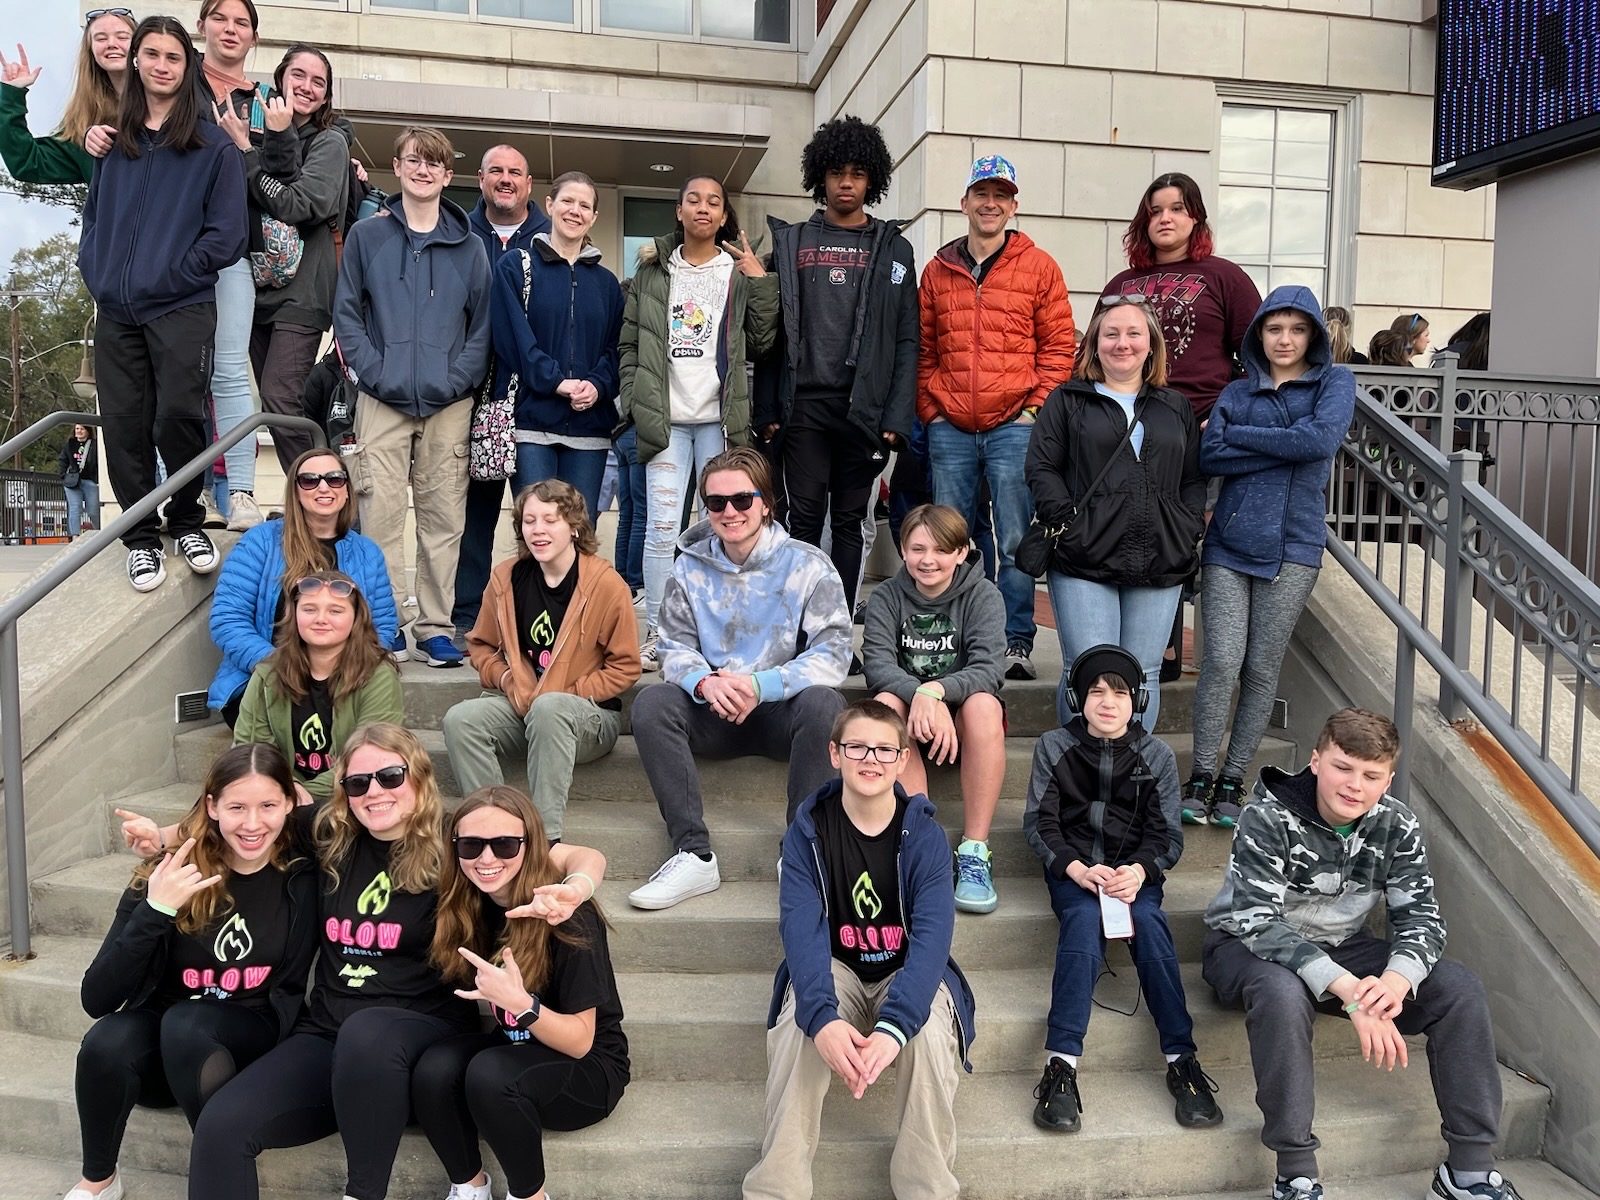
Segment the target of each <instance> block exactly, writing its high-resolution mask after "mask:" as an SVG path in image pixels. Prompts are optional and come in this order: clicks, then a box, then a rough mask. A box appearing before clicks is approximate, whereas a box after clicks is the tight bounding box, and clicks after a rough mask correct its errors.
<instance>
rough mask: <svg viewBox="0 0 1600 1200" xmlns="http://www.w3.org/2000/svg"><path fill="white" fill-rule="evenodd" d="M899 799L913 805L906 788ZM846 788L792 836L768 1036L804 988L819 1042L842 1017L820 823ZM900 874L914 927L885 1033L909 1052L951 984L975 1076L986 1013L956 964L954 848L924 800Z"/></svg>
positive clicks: (835, 783)
mask: <svg viewBox="0 0 1600 1200" xmlns="http://www.w3.org/2000/svg"><path fill="white" fill-rule="evenodd" d="M894 790H895V794H896V795H897V796H903V795H905V792H904V790H903V789H902V788H901V787H900V785H899V784H898V783H897V784H895V785H894ZM843 791H844V784H843V783H842V781H840V780H838V779H833V780H829V781H828V782H827V783H825V784H823V785H822V786H821V787H820V788H818V789H817V790H816V791H815V792H813V793H811V795H809V796H807V797H806V798H805V799H804V800H802V801H801V802H800V807H799V808H798V809H797V810H796V811H795V814H794V820H793V821H791V822H790V823H789V828H788V831H787V832H785V833H784V835H783V868H782V870H781V871H780V872H779V877H778V932H779V934H780V936H781V937H782V938H783V954H784V959H783V962H781V963H779V964H778V974H777V977H776V978H775V979H774V980H773V981H772V1006H771V1008H770V1009H769V1010H768V1012H767V1028H768V1029H771V1028H772V1027H773V1026H774V1025H776V1024H777V1023H778V1016H779V1014H780V1012H781V1011H782V1009H783V997H784V992H785V991H786V990H787V988H788V987H789V986H790V985H791V984H792V985H793V986H794V1000H795V1003H794V1020H795V1024H796V1025H798V1026H800V1028H801V1029H803V1030H804V1031H805V1035H806V1036H807V1037H809V1038H815V1037H816V1036H817V1032H818V1031H819V1030H820V1029H821V1028H822V1027H823V1026H824V1025H826V1024H828V1022H830V1021H833V1020H835V1019H837V1018H838V1016H839V997H838V994H837V993H836V992H835V991H834V990H833V951H832V948H831V944H830V940H829V939H830V937H831V931H830V929H829V926H828V884H827V876H826V874H825V871H824V868H823V865H822V851H823V847H822V841H821V839H820V838H819V837H818V836H817V823H816V819H815V817H814V816H813V815H812V814H813V813H814V812H815V811H816V807H817V805H818V804H822V803H830V804H838V803H840V802H841V801H840V796H841V795H842V793H843ZM895 862H896V865H897V867H898V869H899V874H900V910H901V912H902V914H903V915H904V917H905V926H906V938H907V943H908V944H907V947H906V958H905V965H904V966H902V967H901V968H900V969H899V970H898V971H896V972H895V974H894V976H893V978H892V980H891V982H890V984H889V991H888V994H887V995H885V996H884V999H883V1006H882V1007H881V1008H880V1009H879V1010H878V1022H877V1029H879V1030H882V1031H883V1032H884V1033H887V1034H888V1035H889V1036H890V1037H892V1038H894V1039H895V1040H896V1041H897V1042H899V1043H900V1044H901V1045H902V1046H904V1045H905V1044H906V1043H907V1042H909V1041H910V1040H911V1039H912V1038H914V1037H916V1036H917V1034H918V1033H919V1032H921V1030H922V1027H923V1025H924V1024H926V1023H927V1020H928V1015H929V1013H930V1012H931V1011H932V1008H933V998H934V996H935V994H936V993H937V992H938V990H939V984H940V983H943V984H944V985H945V986H946V987H947V988H949V990H950V998H951V999H952V1000H953V1001H954V1002H955V1006H956V1016H957V1018H958V1019H959V1020H960V1022H961V1058H962V1062H963V1064H964V1065H965V1066H966V1068H967V1070H968V1071H971V1070H972V1064H971V1063H970V1062H968V1061H967V1048H968V1047H969V1046H971V1045H972V1041H973V1039H974V1038H975V1037H977V1030H976V1025H975V1022H976V1019H977V1004H976V1002H975V1001H974V1000H973V997H972V988H971V987H970V986H969V985H968V983H967V980H966V977H965V976H963V975H962V974H961V968H960V967H958V966H956V961H955V959H953V958H951V957H950V941H951V939H952V938H953V937H954V936H955V929H956V902H955V893H954V892H953V891H952V890H951V887H950V842H949V840H948V839H947V838H946V837H945V832H944V828H943V827H942V826H941V825H940V824H939V822H938V821H936V820H934V816H933V804H932V803H931V802H930V801H929V800H928V798H927V797H926V796H924V795H922V794H921V793H918V794H917V795H915V796H911V797H909V798H908V800H907V803H906V813H905V819H904V821H903V823H902V824H901V826H900V840H899V843H898V847H897V849H896V851H895Z"/></svg>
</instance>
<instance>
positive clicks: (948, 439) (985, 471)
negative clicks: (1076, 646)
mask: <svg viewBox="0 0 1600 1200" xmlns="http://www.w3.org/2000/svg"><path fill="white" fill-rule="evenodd" d="M1032 433H1033V422H1031V421H1020V420H1019V421H1008V422H1006V423H1005V424H1004V425H1001V426H999V427H998V428H995V429H991V430H988V431H987V432H985V433H967V432H966V431H965V430H962V429H957V428H956V427H955V426H954V425H952V424H950V422H949V421H935V422H934V423H933V424H932V425H929V426H928V458H929V461H930V462H931V463H932V464H933V498H934V501H935V502H936V503H939V504H948V505H949V506H950V507H951V508H953V509H955V510H956V511H957V512H958V513H960V514H961V515H962V516H964V517H965V518H966V519H967V528H968V529H976V528H977V524H978V521H977V515H978V514H977V507H978V481H979V480H980V479H986V480H988V482H989V499H990V503H991V504H992V506H993V511H994V532H995V549H996V550H997V551H998V552H999V559H1000V570H999V579H998V581H997V582H998V584H999V586H1000V595H1001V596H1003V597H1004V598H1005V602H1006V642H1007V644H1008V645H1021V646H1025V647H1027V648H1028V649H1029V650H1032V649H1033V637H1034V633H1035V626H1034V621H1033V595H1034V581H1033V577H1032V576H1031V575H1025V574H1024V573H1023V572H1021V571H1019V570H1017V569H1016V567H1014V566H1013V565H1012V563H1011V556H1012V555H1013V554H1014V553H1015V552H1016V549H1017V543H1018V542H1020V541H1021V540H1022V535H1023V534H1025V533H1027V532H1028V522H1029V521H1030V520H1032V518H1033V496H1032V494H1031V493H1029V491H1028V481H1027V480H1026V479H1025V478H1024V477H1023V473H1022V463H1023V459H1025V458H1026V457H1027V454H1028V438H1029V436H1030V435H1031V434H1032Z"/></svg>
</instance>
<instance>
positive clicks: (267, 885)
mask: <svg viewBox="0 0 1600 1200" xmlns="http://www.w3.org/2000/svg"><path fill="white" fill-rule="evenodd" d="M228 891H229V893H231V895H232V896H233V908H232V909H231V910H230V911H229V912H228V913H226V914H225V915H224V916H222V917H219V918H217V919H216V920H214V921H212V922H211V923H210V924H209V925H208V926H207V927H206V928H205V929H203V930H201V931H200V932H199V933H195V934H186V933H179V934H177V935H176V936H175V937H174V938H173V942H172V953H171V954H170V955H169V956H168V958H167V965H166V970H165V972H164V974H163V976H162V979H161V983H160V986H159V987H158V989H157V996H158V998H159V1002H160V1003H161V1004H162V1005H163V1006H166V1005H171V1004H178V1003H181V1002H182V1001H185V1000H228V1001H230V1002H232V1003H234V1004H243V1005H246V1006H247V1007H250V1008H258V1009H265V1008H267V1007H268V1005H269V1004H270V1003H271V1001H270V999H269V998H268V995H267V993H268V990H269V988H270V987H271V984H272V981H273V979H274V978H275V976H276V973H277V972H278V971H279V970H280V969H281V968H282V966H283V959H284V955H285V953H286V952H287V951H288V947H289V894H288V886H287V877H286V876H285V875H284V873H283V872H282V871H280V870H278V869H277V868H276V867H270V866H269V867H263V868H261V870H259V871H255V872H252V873H251V874H249V875H238V874H235V875H232V876H231V877H230V878H229V880H228Z"/></svg>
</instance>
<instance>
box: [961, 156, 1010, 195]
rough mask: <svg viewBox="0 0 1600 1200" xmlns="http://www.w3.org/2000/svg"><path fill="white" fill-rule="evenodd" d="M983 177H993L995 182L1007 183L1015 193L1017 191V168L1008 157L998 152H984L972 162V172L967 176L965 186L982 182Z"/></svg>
mask: <svg viewBox="0 0 1600 1200" xmlns="http://www.w3.org/2000/svg"><path fill="white" fill-rule="evenodd" d="M985 179H993V180H995V181H996V182H997V183H1004V184H1007V185H1008V186H1009V187H1010V188H1011V191H1012V194H1013V195H1015V194H1016V191H1017V168H1016V167H1015V166H1014V165H1013V164H1012V162H1011V160H1010V159H1009V158H1003V157H1001V156H1000V155H998V154H986V155H984V156H983V157H982V158H980V159H978V160H977V161H976V162H975V163H973V164H972V174H971V175H970V176H969V177H968V178H967V187H968V188H970V187H972V185H973V184H975V183H982V182H983V181H984V180H985Z"/></svg>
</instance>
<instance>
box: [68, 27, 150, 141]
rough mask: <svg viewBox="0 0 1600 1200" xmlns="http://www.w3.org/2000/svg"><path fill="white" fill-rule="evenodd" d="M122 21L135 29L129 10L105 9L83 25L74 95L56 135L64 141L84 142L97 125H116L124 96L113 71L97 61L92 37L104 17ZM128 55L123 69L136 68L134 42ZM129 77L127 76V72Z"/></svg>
mask: <svg viewBox="0 0 1600 1200" xmlns="http://www.w3.org/2000/svg"><path fill="white" fill-rule="evenodd" d="M111 20H115V21H121V22H122V23H123V24H124V25H126V26H127V27H128V30H129V31H130V32H132V30H133V29H135V28H136V26H135V24H134V20H133V18H132V17H130V16H128V15H127V14H126V13H102V14H101V15H100V16H98V17H96V18H95V19H94V20H93V21H90V22H89V23H88V24H87V25H85V26H84V27H83V40H82V41H81V42H79V44H78V69H77V71H76V73H75V74H74V75H73V77H72V95H70V96H68V97H67V107H66V110H65V111H64V112H62V114H61V128H60V129H58V130H56V136H57V137H58V138H60V139H61V140H62V141H64V142H72V143H73V144H74V145H78V146H81V145H83V135H84V134H86V133H88V132H89V130H90V129H91V128H93V127H94V126H96V125H113V124H115V123H116V120H117V111H118V110H119V109H120V108H121V107H122V98H121V97H120V96H118V95H117V85H116V84H115V83H114V82H112V79H111V73H110V72H109V71H107V70H106V69H105V68H104V67H102V66H101V65H100V64H99V63H97V62H96V61H95V58H94V46H93V44H92V42H91V40H90V39H91V38H92V37H93V35H94V27H95V26H96V25H97V24H99V23H100V22H101V21H111ZM128 51H129V53H128V59H127V62H126V63H125V64H124V66H123V70H125V71H131V70H133V42H132V41H131V40H130V41H129V43H128ZM124 78H126V76H124Z"/></svg>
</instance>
